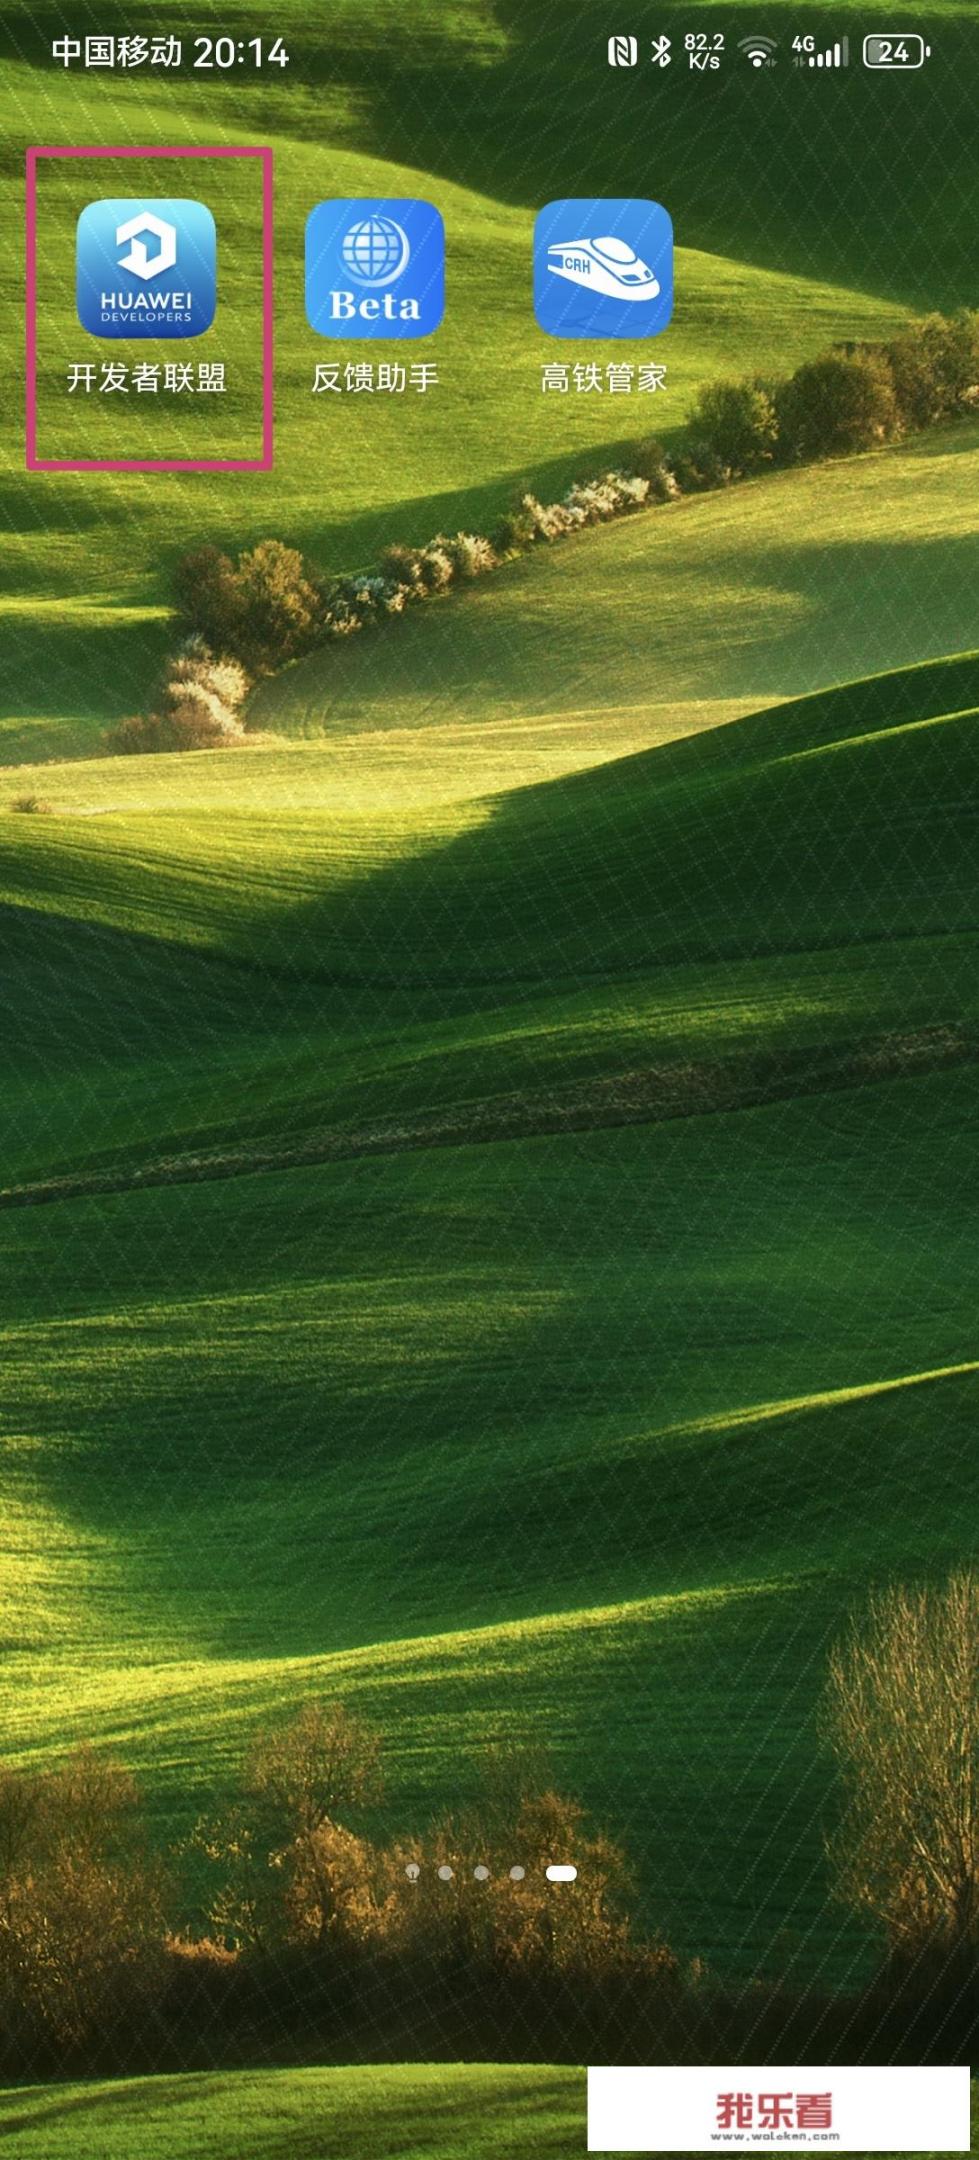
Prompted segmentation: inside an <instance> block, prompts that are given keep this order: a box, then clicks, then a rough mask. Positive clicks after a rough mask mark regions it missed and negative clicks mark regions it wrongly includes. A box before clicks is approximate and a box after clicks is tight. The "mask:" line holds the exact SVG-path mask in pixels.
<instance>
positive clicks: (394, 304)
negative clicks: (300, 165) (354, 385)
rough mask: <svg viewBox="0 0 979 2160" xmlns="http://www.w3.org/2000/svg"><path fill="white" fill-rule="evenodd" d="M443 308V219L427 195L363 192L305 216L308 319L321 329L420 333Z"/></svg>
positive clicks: (435, 323)
mask: <svg viewBox="0 0 979 2160" xmlns="http://www.w3.org/2000/svg"><path fill="white" fill-rule="evenodd" d="M444 312H445V227H444V225H443V223H442V219H441V215H440V213H439V211H438V210H436V208H435V206H434V204H433V203H429V202H419V201H416V200H414V198H411V199H408V198H404V197H401V198H398V197H392V198H389V199H386V198H384V197H380V198H375V197H373V196H368V197H366V198H364V199H362V200H360V201H337V202H321V203H317V205H316V208H315V209H314V210H311V211H310V214H309V217H308V218H307V220H306V319H307V321H308V323H309V324H310V327H311V328H312V329H313V330H318V331H319V333H320V336H321V337H328V338H419V337H429V336H430V335H431V333H432V331H433V330H437V329H438V327H439V324H440V322H441V320H442V316H443V314H444Z"/></svg>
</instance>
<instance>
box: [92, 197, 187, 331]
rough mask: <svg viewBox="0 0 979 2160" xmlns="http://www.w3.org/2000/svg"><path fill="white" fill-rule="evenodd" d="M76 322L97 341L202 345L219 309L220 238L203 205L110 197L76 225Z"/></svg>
mask: <svg viewBox="0 0 979 2160" xmlns="http://www.w3.org/2000/svg"><path fill="white" fill-rule="evenodd" d="M75 291H76V301H77V306H78V320H79V322H80V323H81V325H82V328H83V329H84V330H90V331H91V332H92V334H93V336H94V337H105V338H178V337H180V338H182V337H200V335H201V332H202V331H203V330H209V329H210V327H211V324H212V322H213V321H214V311H215V308H216V306H217V234H216V232H215V227H214V219H213V217H212V216H211V213H210V211H209V210H208V209H207V208H206V207H205V205H204V204H203V203H199V202H191V201H190V200H188V199H185V198H181V197H176V198H170V197H169V196H168V197H164V198H163V199H162V200H158V199H157V198H155V197H154V198H151V199H148V200H140V199H138V198H136V199H134V198H132V197H131V196H110V197H107V198H105V199H104V200H103V201H102V202H93V203H89V204H88V205H87V207H86V209H84V210H83V211H82V214H81V217H80V218H79V220H78V238H77V248H76V282H75Z"/></svg>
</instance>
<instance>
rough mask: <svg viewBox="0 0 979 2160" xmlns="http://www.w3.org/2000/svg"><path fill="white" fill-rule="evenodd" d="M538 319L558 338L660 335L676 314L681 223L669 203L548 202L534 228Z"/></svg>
mask: <svg viewBox="0 0 979 2160" xmlns="http://www.w3.org/2000/svg"><path fill="white" fill-rule="evenodd" d="M534 313H535V315H536V317H537V321H538V323H539V324H540V327H541V329H542V330H546V331H548V332H549V334H550V336H551V337H560V338H648V337H658V336H659V333H660V331H661V330H665V329H666V326H667V323H668V322H669V320H670V317H671V315H672V313H673V225H672V222H671V219H670V216H669V213H668V212H667V211H666V210H664V208H663V205H662V203H657V202H643V201H633V200H631V199H630V198H628V197H626V196H617V197H612V198H610V199H609V198H607V199H605V200H604V201H603V200H602V199H601V198H596V197H594V196H579V195H570V196H566V197H564V198H562V200H561V201H560V202H552V203H548V204H547V206H546V208H545V209H543V210H542V211H541V212H540V214H539V216H538V218H537V223H536V225H535V227H534Z"/></svg>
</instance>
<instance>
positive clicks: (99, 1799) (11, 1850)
mask: <svg viewBox="0 0 979 2160" xmlns="http://www.w3.org/2000/svg"><path fill="white" fill-rule="evenodd" d="M163 1888H164V1886H163V1882H162V1878H161V1875H160V1873H159V1870H158V1869H157V1868H156V1867H155V1866H154V1865H153V1863H152V1862H151V1861H150V1859H149V1857H148V1849H147V1847H146V1843H145V1839H144V1834H143V1825H142V1818H141V1812H140V1808H139V1799H138V1794H137V1791H136V1788H135V1786H134V1784H133V1782H132V1779H131V1778H130V1777H129V1775H128V1773H127V1772H125V1771H124V1770H121V1769H118V1768H116V1767H115V1765H113V1764H111V1763H105V1762H102V1761H100V1760H99V1758H98V1757H97V1756H96V1755H95V1754H94V1753H93V1751H92V1750H91V1749H88V1748H81V1749H79V1750H78V1752H77V1753H76V1754H75V1755H74V1756H73V1757H72V1758H71V1760H70V1761H69V1762H68V1763H67V1764H66V1766H65V1768H64V1769H63V1770H60V1771H57V1772H53V1773H47V1774H44V1775H40V1776H38V1775H31V1774H29V1773H26V1772H25V1773H17V1772H11V1771H8V1772H5V1773H3V1775H2V1777H0V2007H2V2013H3V2018H4V2024H5V2025H6V2026H7V2027H8V2029H9V2027H10V2026H11V2025H14V2026H16V2025H18V2024H21V2023H23V2022H24V2021H25V2020H26V2021H28V2023H29V2024H31V2025H33V2026H34V2028H35V2029H39V2030H40V2031H42V2032H44V2033H48V2034H51V2035H53V2036H54V2037H55V2038H56V2039H57V2040H58V2041H59V2042H61V2043H62V2044H73V2043H77V2042H79V2041H81V2040H83V2039H85V2038H86V2037H88V2036H89V2035H93V2034H95V2033H97V2032H98V2031H99V2030H100V2029H101V2028H102V2027H103V2025H104V2023H105V2021H106V2019H107V2017H110V2016H111V2015H113V2014H118V2013H119V2012H121V2010H122V2009H123V2006H124V2005H125V2007H126V2010H127V2011H128V2012H130V2013H131V2011H132V2009H133V2006H134V2003H135V2001H136V2000H137V1999H138V1997H139V1995H141V1994H143V1995H147V1994H151V1993H152V1992H153V1991H155V1990H156V1989H157V1988H158V1987H159V1986H160V1985H161V1984H162V1972H163V1959H164V1952H163Z"/></svg>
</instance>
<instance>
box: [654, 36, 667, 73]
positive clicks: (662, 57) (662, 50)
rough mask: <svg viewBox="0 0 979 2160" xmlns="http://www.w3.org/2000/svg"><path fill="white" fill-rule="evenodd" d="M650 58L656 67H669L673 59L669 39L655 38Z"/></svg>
mask: <svg viewBox="0 0 979 2160" xmlns="http://www.w3.org/2000/svg"><path fill="white" fill-rule="evenodd" d="M649 57H650V59H651V61H652V63H653V66H654V67H669V64H670V59H671V54H670V41H669V38H668V37H659V38H654V39H653V45H652V51H651V52H650V55H649Z"/></svg>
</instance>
